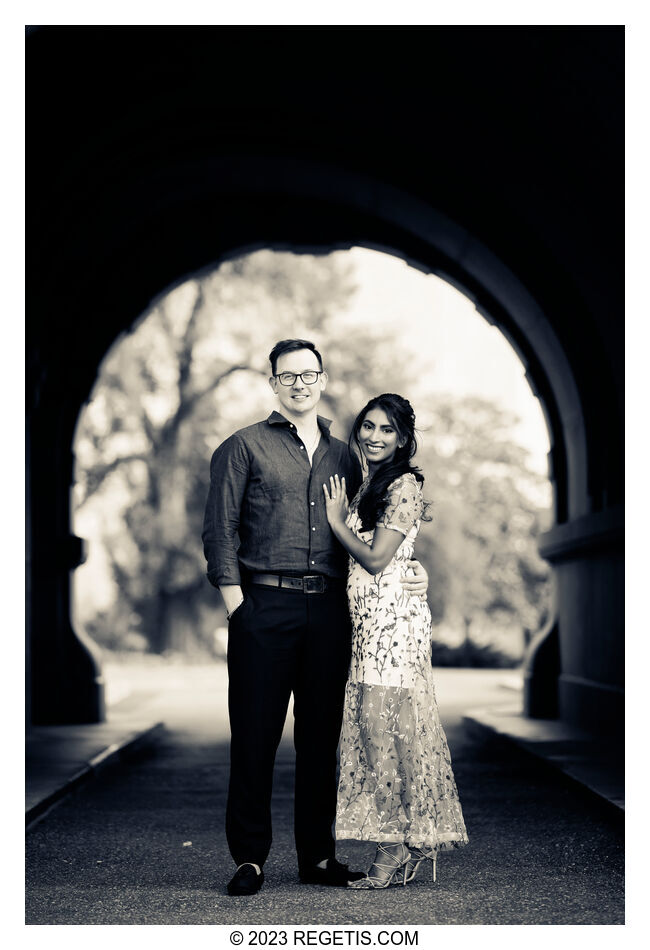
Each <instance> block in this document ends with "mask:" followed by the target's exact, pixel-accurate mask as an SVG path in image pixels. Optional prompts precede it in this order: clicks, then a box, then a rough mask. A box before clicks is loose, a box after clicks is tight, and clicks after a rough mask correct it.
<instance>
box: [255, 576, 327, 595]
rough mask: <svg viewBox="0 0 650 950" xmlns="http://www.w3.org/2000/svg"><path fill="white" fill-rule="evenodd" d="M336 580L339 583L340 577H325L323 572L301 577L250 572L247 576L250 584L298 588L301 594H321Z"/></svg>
mask: <svg viewBox="0 0 650 950" xmlns="http://www.w3.org/2000/svg"><path fill="white" fill-rule="evenodd" d="M337 580H338V582H339V583H341V581H340V579H338V578H334V577H325V575H323V574H305V575H304V576H303V577H291V575H290V574H251V575H250V576H249V581H250V583H251V584H262V585H263V586H265V587H281V588H283V589H285V588H286V589H287V590H298V591H302V593H303V594H323V593H324V592H325V591H326V590H331V589H332V587H333V586H334V584H335V583H336V582H337Z"/></svg>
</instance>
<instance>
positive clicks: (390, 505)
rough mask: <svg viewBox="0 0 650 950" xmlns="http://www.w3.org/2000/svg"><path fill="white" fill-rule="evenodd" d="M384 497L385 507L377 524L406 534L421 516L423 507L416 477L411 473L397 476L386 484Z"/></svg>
mask: <svg viewBox="0 0 650 950" xmlns="http://www.w3.org/2000/svg"><path fill="white" fill-rule="evenodd" d="M386 499H387V504H386V509H385V511H384V513H383V515H382V516H381V518H380V519H379V521H378V525H380V526H381V527H382V528H391V529H392V530H393V531H400V532H401V533H402V534H404V535H407V534H408V533H409V531H410V530H411V528H412V527H413V526H414V525H415V523H416V522H417V520H418V518H420V517H421V515H422V511H423V508H424V501H423V499H422V490H421V488H420V485H419V483H418V481H417V479H416V478H415V477H414V476H413V475H411V474H406V475H402V476H401V477H400V478H397V479H396V480H395V481H394V482H391V484H390V485H389V486H388V491H387V492H386Z"/></svg>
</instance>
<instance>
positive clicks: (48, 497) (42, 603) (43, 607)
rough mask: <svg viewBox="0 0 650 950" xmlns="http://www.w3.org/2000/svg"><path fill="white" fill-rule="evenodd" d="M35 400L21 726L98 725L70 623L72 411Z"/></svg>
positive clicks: (94, 695) (76, 549)
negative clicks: (25, 705)
mask: <svg viewBox="0 0 650 950" xmlns="http://www.w3.org/2000/svg"><path fill="white" fill-rule="evenodd" d="M69 410H70V411H69V412H68V411H67V407H66V406H65V404H63V405H62V404H61V403H59V404H58V405H57V400H56V399H54V398H52V399H48V398H47V397H46V396H45V394H42V395H41V397H40V399H39V405H37V406H36V407H35V408H33V409H32V411H31V413H30V417H29V431H28V483H27V510H28V516H27V521H28V535H27V588H28V593H29V600H30V609H29V613H28V625H27V626H28V629H27V657H28V663H29V666H28V683H27V689H28V694H27V695H28V703H29V710H28V717H27V721H28V724H29V723H32V724H34V725H52V724H55V723H81V722H101V721H102V720H103V719H104V716H105V709H104V684H103V679H102V675H101V668H100V662H99V650H98V648H97V647H96V646H95V645H94V644H93V643H91V642H89V641H88V640H87V639H86V638H84V637H83V636H78V635H77V632H76V631H75V630H73V628H72V624H71V622H70V578H71V572H72V571H73V570H74V569H75V568H76V567H77V566H78V565H79V564H80V563H82V561H83V559H84V551H83V542H82V541H81V539H80V538H76V537H74V536H73V535H71V533H70V488H71V482H72V454H71V449H70V446H71V443H72V433H73V429H74V422H75V420H76V413H75V412H74V407H73V406H72V405H70V406H69Z"/></svg>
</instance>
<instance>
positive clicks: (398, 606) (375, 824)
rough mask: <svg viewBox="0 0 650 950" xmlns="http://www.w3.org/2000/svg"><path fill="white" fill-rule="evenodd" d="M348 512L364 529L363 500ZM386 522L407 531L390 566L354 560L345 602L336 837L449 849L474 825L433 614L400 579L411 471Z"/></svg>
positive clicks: (414, 494) (411, 509) (411, 510)
mask: <svg viewBox="0 0 650 950" xmlns="http://www.w3.org/2000/svg"><path fill="white" fill-rule="evenodd" d="M367 484H368V479H366V480H365V481H364V483H363V485H362V486H361V488H360V489H359V492H358V493H357V495H356V497H355V498H354V500H353V502H352V504H351V505H350V511H349V513H348V517H347V519H346V523H347V524H348V526H349V527H350V528H351V529H352V530H353V531H354V533H355V534H356V535H357V537H359V538H361V540H363V541H365V542H366V543H370V542H371V541H372V537H373V534H374V531H362V530H361V519H360V517H359V515H358V505H359V500H360V498H361V495H362V493H363V491H364V490H365V488H366V486H367ZM388 498H389V503H388V505H387V507H386V510H385V512H384V514H383V516H382V519H381V521H380V522H379V523H380V524H381V525H383V526H384V527H386V528H391V529H394V530H395V531H399V532H401V533H402V534H403V535H404V541H403V542H402V543H401V545H400V547H399V548H398V550H397V553H396V554H395V556H394V557H393V559H392V560H391V562H390V563H389V564H388V566H387V567H386V568H385V569H384V570H383V571H382V572H381V573H380V574H377V575H375V576H372V575H371V574H369V573H368V572H367V571H366V570H364V568H363V567H361V565H360V564H359V563H358V561H355V560H354V558H352V557H351V558H350V566H349V574H348V600H349V604H350V613H351V616H352V627H353V639H352V661H351V664H350V675H349V678H348V683H347V687H346V696H345V709H344V713H343V730H342V733H341V759H340V777H339V792H338V802H337V814H336V837H337V838H338V839H339V840H344V839H355V840H361V841H376V842H404V843H405V844H407V845H409V846H410V847H414V848H415V847H417V848H424V849H430V848H431V849H433V848H436V849H437V850H444V849H449V848H458V847H461V846H462V845H465V844H467V840H468V839H467V832H466V830H465V823H464V821H463V813H462V810H461V806H460V802H459V800H458V791H457V789H456V782H455V780H454V775H453V772H452V769H451V758H450V755H449V747H448V745H447V738H446V736H445V733H444V730H443V728H442V725H441V723H440V716H439V714H438V705H437V703H436V698H435V692H434V686H433V676H432V667H431V613H430V611H429V607H428V605H427V603H426V601H424V600H420V598H419V597H409V595H408V594H407V593H406V592H405V591H404V590H403V588H402V586H401V584H400V582H399V581H400V578H401V577H403V576H404V575H405V573H406V571H407V563H406V562H407V561H408V560H409V559H410V558H411V557H412V555H413V544H414V542H415V539H416V537H417V534H418V531H419V528H420V519H421V515H422V512H423V507H424V503H423V499H422V491H421V488H420V485H419V483H418V481H417V479H416V478H415V477H414V476H413V475H412V474H410V473H408V474H405V475H403V476H401V477H400V478H399V479H397V480H396V481H394V482H393V483H392V484H391V485H390V486H389V489H388Z"/></svg>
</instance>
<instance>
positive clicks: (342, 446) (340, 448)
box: [330, 435, 351, 455]
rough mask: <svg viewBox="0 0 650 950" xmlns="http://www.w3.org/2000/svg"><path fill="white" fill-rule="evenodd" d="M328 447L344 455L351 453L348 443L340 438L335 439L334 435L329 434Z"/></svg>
mask: <svg viewBox="0 0 650 950" xmlns="http://www.w3.org/2000/svg"><path fill="white" fill-rule="evenodd" d="M330 448H333V449H335V450H336V451H337V452H341V453H343V454H344V455H350V454H351V453H350V446H349V445H348V443H347V442H344V441H343V440H342V439H337V438H336V436H335V435H330Z"/></svg>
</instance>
